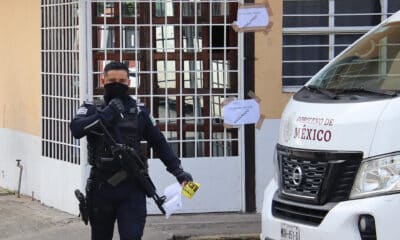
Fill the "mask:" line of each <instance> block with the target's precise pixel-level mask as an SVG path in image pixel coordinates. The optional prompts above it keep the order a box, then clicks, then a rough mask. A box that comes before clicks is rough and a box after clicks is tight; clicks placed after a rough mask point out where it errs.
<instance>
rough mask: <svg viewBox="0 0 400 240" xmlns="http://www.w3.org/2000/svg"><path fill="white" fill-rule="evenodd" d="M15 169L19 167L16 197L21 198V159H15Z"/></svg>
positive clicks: (22, 168)
mask: <svg viewBox="0 0 400 240" xmlns="http://www.w3.org/2000/svg"><path fill="white" fill-rule="evenodd" d="M17 167H19V180H18V193H17V194H18V195H17V197H18V198H20V197H21V180H22V171H23V170H24V166H22V164H21V159H17Z"/></svg>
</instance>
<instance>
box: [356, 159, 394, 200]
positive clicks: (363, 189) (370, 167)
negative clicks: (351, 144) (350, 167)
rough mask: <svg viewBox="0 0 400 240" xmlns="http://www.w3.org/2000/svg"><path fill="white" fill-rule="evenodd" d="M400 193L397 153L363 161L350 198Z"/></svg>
mask: <svg viewBox="0 0 400 240" xmlns="http://www.w3.org/2000/svg"><path fill="white" fill-rule="evenodd" d="M398 191H400V155H399V153H396V154H390V155H384V156H379V157H373V158H369V159H366V160H364V161H363V162H362V163H361V166H360V169H359V170H358V173H357V177H356V179H355V182H354V185H353V189H352V190H351V194H350V198H351V199H354V198H363V197H371V196H376V195H383V194H390V193H393V192H398Z"/></svg>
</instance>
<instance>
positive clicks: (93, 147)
mask: <svg viewBox="0 0 400 240" xmlns="http://www.w3.org/2000/svg"><path fill="white" fill-rule="evenodd" d="M102 84H103V85H104V103H103V104H100V105H93V104H89V103H85V104H84V105H82V106H81V107H80V108H79V109H78V111H77V114H76V116H75V117H74V119H73V120H72V122H71V124H70V129H71V132H72V134H73V136H74V137H75V138H82V137H84V136H86V137H87V141H88V155H89V156H88V161H89V164H91V165H92V169H91V173H90V177H89V179H88V182H87V187H86V193H87V196H88V199H89V198H90V206H91V207H90V211H89V221H90V224H91V233H92V240H111V239H112V237H113V232H114V223H115V220H117V222H118V230H119V234H120V239H121V240H140V239H141V237H142V235H143V229H144V225H145V221H146V194H145V192H144V190H143V189H142V188H141V187H140V185H139V183H138V182H137V181H135V180H133V179H132V178H127V179H126V180H124V181H122V182H120V183H119V184H118V185H116V186H112V185H110V184H108V182H107V180H108V179H109V178H110V177H112V176H113V175H114V174H115V173H117V172H118V171H120V170H121V165H120V161H117V160H115V159H114V158H113V157H112V155H111V150H110V146H108V144H107V142H106V141H105V139H103V137H102V136H101V135H96V134H93V133H87V132H86V131H85V127H87V126H89V125H90V124H92V123H94V122H95V121H97V120H101V121H102V123H103V124H104V125H105V126H106V128H107V130H109V132H110V133H111V135H112V136H113V137H114V139H115V140H116V141H117V142H118V143H122V144H126V145H128V146H130V147H133V148H134V149H135V150H136V152H137V153H138V154H139V155H141V148H140V141H141V140H143V139H144V140H146V141H147V142H148V143H149V145H150V146H151V147H153V149H154V150H155V151H156V152H157V153H158V156H159V157H160V159H161V160H162V161H163V163H164V165H165V166H166V167H167V171H168V172H170V173H171V174H172V175H174V176H175V177H176V179H177V180H178V182H179V183H181V184H184V183H185V182H190V181H193V179H192V176H191V175H190V174H189V173H187V172H185V171H184V170H183V169H182V167H181V164H180V160H179V159H178V158H177V157H176V155H175V154H174V153H173V151H172V149H171V148H170V147H169V145H168V143H167V142H166V140H165V138H164V136H163V135H162V133H161V132H160V130H159V129H158V128H157V127H156V126H155V122H154V121H153V120H152V118H151V117H150V115H149V113H148V111H147V110H146V109H145V108H144V107H138V105H137V104H136V101H135V100H134V99H133V98H131V97H130V96H129V95H128V88H129V85H130V80H129V70H128V68H127V66H126V65H124V64H122V63H120V62H111V63H109V64H107V65H106V66H105V68H104V79H102Z"/></svg>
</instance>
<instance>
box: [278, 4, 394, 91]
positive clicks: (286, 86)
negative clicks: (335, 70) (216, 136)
mask: <svg viewBox="0 0 400 240" xmlns="http://www.w3.org/2000/svg"><path fill="white" fill-rule="evenodd" d="M398 10H400V1H398V0H283V12H284V14H283V43H282V45H283V50H282V51H283V63H282V81H283V91H288V92H291V91H297V89H298V88H299V87H301V86H302V85H304V84H305V83H306V82H307V81H308V80H309V79H310V78H311V77H312V76H313V75H314V74H316V73H317V72H318V71H319V70H320V69H321V68H322V67H323V66H325V65H326V64H327V63H328V62H329V61H330V60H331V59H332V58H334V57H335V56H336V55H338V54H339V53H340V52H341V51H343V50H344V49H345V48H346V47H347V46H349V45H350V44H351V43H353V42H354V41H355V40H357V39H358V38H359V37H361V36H362V35H363V34H364V33H366V32H367V31H368V30H370V29H371V28H372V27H373V26H375V25H377V24H379V23H380V22H381V21H382V20H384V19H386V18H387V17H389V16H390V15H392V14H393V13H395V12H396V11H398Z"/></svg>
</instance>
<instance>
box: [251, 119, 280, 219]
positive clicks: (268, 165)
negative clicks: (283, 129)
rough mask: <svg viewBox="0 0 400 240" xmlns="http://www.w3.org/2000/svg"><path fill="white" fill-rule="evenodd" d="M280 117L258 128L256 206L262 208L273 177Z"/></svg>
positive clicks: (265, 122)
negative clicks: (267, 187)
mask: <svg viewBox="0 0 400 240" xmlns="http://www.w3.org/2000/svg"><path fill="white" fill-rule="evenodd" d="M279 123H280V119H276V120H275V119H274V120H265V121H264V124H263V126H262V128H261V129H256V207H257V212H261V210H262V201H263V194H264V189H265V187H266V186H267V184H268V182H269V181H270V180H271V179H272V177H273V174H274V173H273V171H274V165H273V159H272V158H273V154H274V149H275V145H276V143H277V142H278V136H279Z"/></svg>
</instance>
